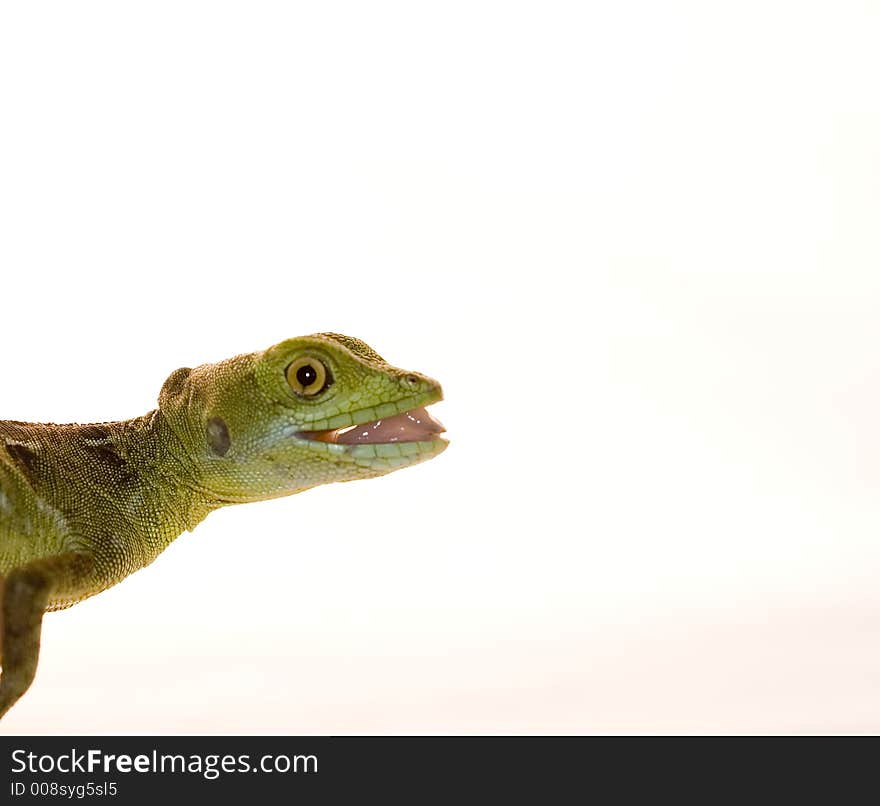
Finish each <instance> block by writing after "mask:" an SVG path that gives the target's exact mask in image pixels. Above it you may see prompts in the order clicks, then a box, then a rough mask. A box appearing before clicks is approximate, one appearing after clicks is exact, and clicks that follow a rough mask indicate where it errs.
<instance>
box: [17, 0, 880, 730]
mask: <svg viewBox="0 0 880 806" xmlns="http://www.w3.org/2000/svg"><path fill="white" fill-rule="evenodd" d="M878 42H880V12H878V7H877V6H876V4H873V3H870V2H861V3H859V2H852V3H848V2H843V3H841V2H834V3H830V2H828V3H804V2H791V3H786V2H754V3H750V2H746V3H735V4H721V3H700V2H693V3H685V2H677V3H676V2H672V3H662V4H661V3H653V2H641V3H639V2H620V3H606V2H602V3H599V2H597V3H571V4H565V3H554V2H541V3H537V2H535V3H501V2H498V3H491V2H475V0H469V2H464V3H454V2H447V3H442V4H425V3H411V2H402V3H397V4H394V3H348V4H346V3H336V4H328V3H309V4H306V3H244V2H236V3H232V2H226V3H224V2H212V3H192V2H181V1H180V0H175V2H168V3H163V2H153V3H150V4H127V3H126V4H120V3H114V2H106V3H93V2H78V3H74V4H71V3H40V4H33V3H27V4H4V6H3V7H2V11H0V116H2V117H0V120H2V123H0V272H2V285H0V299H2V309H0V310H2V316H0V336H2V343H3V345H4V347H3V349H2V356H3V368H2V380H0V384H2V397H0V404H2V409H0V416H2V417H6V418H9V419H25V420H37V421H95V420H108V419H121V418H126V417H130V416H135V415H138V414H141V413H143V412H145V411H147V410H148V409H150V408H152V407H153V406H154V401H155V397H156V395H157V393H158V390H159V387H160V386H161V384H162V381H163V380H164V379H165V377H166V376H167V375H168V374H169V373H170V372H171V371H172V370H173V369H175V368H176V367H178V366H184V365H194V364H197V363H202V362H208V361H215V360H219V359H222V358H225V357H227V356H230V355H234V354H236V353H239V352H248V351H251V350H257V349H261V348H264V347H267V346H269V345H270V344H273V343H275V342H277V341H280V340H282V339H284V338H287V337H290V336H295V335H301V334H305V333H310V332H314V331H319V330H337V331H341V332H344V333H349V334H351V335H355V336H358V337H360V338H363V339H364V340H366V341H367V342H368V343H370V344H371V345H373V346H374V347H375V348H376V349H377V350H378V351H379V352H380V353H382V354H383V355H384V356H385V357H386V358H387V359H389V360H390V361H392V362H393V363H395V364H398V365H399V366H402V367H406V368H411V369H416V370H420V371H423V372H426V373H428V374H430V375H433V376H435V377H437V378H439V379H440V380H441V381H442V382H443V384H444V388H445V392H446V397H447V400H446V401H445V402H444V403H443V404H441V405H440V406H439V407H438V409H437V414H438V416H439V417H440V419H442V420H443V421H444V422H445V424H446V426H447V428H448V430H449V437H450V439H451V441H452V444H451V446H450V448H449V449H448V450H447V451H446V453H445V454H443V455H442V456H440V457H439V458H437V459H436V460H434V461H432V462H430V463H428V464H426V465H422V466H419V467H417V468H413V469H410V470H406V471H402V472H400V473H397V474H394V475H391V476H388V477H385V478H383V479H379V480H375V481H368V482H359V483H355V484H346V485H334V486H330V487H324V488H321V489H317V490H314V491H311V492H308V493H305V494H303V495H301V496H298V497H295V498H290V499H283V500H278V501H273V502H270V503H264V504H255V505H250V506H244V507H238V508H230V509H228V510H225V511H221V512H218V513H216V514H214V515H212V516H210V518H209V519H208V520H207V521H206V522H205V523H203V524H202V525H201V526H200V527H199V528H198V529H197V530H196V532H195V533H193V534H187V535H184V536H183V537H182V538H181V539H180V540H178V541H177V542H176V543H175V544H173V545H172V546H171V548H170V549H169V550H168V551H167V552H166V553H165V554H164V555H162V556H161V557H160V558H159V559H158V560H157V561H156V563H155V564H154V565H152V566H151V567H150V568H148V569H146V570H144V571H142V572H139V573H138V574H136V575H134V576H133V577H131V578H130V579H128V580H126V581H125V582H124V583H123V584H121V585H120V586H118V587H117V588H114V589H113V590H111V591H108V592H107V593H104V594H102V595H100V596H98V597H96V598H94V599H92V600H90V601H88V602H85V603H83V604H81V605H78V606H77V607H75V608H73V609H72V610H69V611H66V612H63V613H57V614H51V615H49V616H47V618H46V620H45V628H44V633H43V634H44V641H43V653H42V660H41V664H40V669H39V673H38V678H37V681H36V682H35V684H34V686H33V687H32V689H31V691H30V692H29V693H28V694H27V695H26V696H25V698H24V699H23V700H22V701H21V702H20V703H19V704H18V705H17V706H16V707H15V708H14V709H13V711H12V712H11V713H10V715H9V716H8V718H7V719H5V720H4V722H3V724H2V728H0V729H2V730H3V731H4V732H11V733H29V732H37V733H39V732H44V733H55V732H58V733H88V732H95V733H103V732H113V733H118V732H122V733H142V732H143V733H147V732H158V733H178V732H183V733H214V732H217V733H231V732H232V733H234V732H237V733H307V734H308V733H318V734H324V733H364V732H366V733H389V732H406V733H410V732H414V733H474V732H476V733H507V732H514V733H532V732H542V733H546V732H552V733H559V732H561V733H592V732H628V731H636V732H729V731H733V732H789V731H797V732H799V731H806V732H817V731H835V732H862V731H868V732H876V731H880V649H878V646H880V643H878V633H880V610H878V608H880V587H878V576H880V317H878V310H877V309H878V304H880V273H878V266H880V260H878V259H880V244H878V223H880V219H878V216H880V191H878V187H880V159H878V153H880V147H878V143H880V112H878V104H877V79H878V75H880V48H878V44H877V43H878Z"/></svg>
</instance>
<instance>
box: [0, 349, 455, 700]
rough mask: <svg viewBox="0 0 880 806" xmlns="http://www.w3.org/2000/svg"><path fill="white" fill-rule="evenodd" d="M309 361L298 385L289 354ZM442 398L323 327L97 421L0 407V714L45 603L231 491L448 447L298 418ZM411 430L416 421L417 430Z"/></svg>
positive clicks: (372, 414) (322, 418)
mask: <svg viewBox="0 0 880 806" xmlns="http://www.w3.org/2000/svg"><path fill="white" fill-rule="evenodd" d="M303 360H305V361H307V362H312V365H313V363H314V361H319V362H320V363H321V364H322V365H323V366H324V367H326V369H327V370H328V375H327V384H328V385H326V388H324V389H323V390H322V391H320V392H319V393H316V394H310V395H306V394H303V390H302V389H301V388H300V389H298V390H296V389H294V388H293V385H295V383H296V382H295V381H294V382H293V385H292V383H291V382H290V381H289V378H288V373H287V369H288V367H290V366H291V364H294V363H295V362H297V361H303ZM441 398H442V392H441V390H440V386H439V384H438V383H437V382H436V381H434V380H432V379H431V378H428V377H425V376H424V375H419V374H417V373H414V372H409V371H403V370H400V369H396V368H395V367H392V366H391V365H389V364H387V363H386V362H385V361H384V360H383V359H382V358H381V357H380V356H379V355H378V354H377V353H375V352H374V351H373V350H372V349H371V348H370V347H368V346H367V345H366V344H364V343H363V342H362V341H359V340H357V339H353V338H350V337H347V336H341V335H339V334H333V333H322V334H318V335H314V336H305V337H301V338H296V339H289V340H288V341H284V342H282V343H281V344H277V345H275V346H274V347H270V348H269V349H268V350H265V351H263V352H258V353H250V354H248V355H239V356H236V357H234V358H230V359H228V360H226V361H222V362H220V363H217V364H205V365H203V366H199V367H196V368H195V369H179V370H177V371H175V372H174V373H172V374H171V376H170V377H169V378H168V379H167V380H166V381H165V384H164V385H163V387H162V390H161V392H160V394H159V406H158V408H157V409H155V410H154V411H152V412H150V413H149V414H146V415H144V416H143V417H138V418H137V419H134V420H127V421H125V422H116V423H99V424H93V425H43V424H34V423H20V422H11V421H0V575H2V577H0V595H2V623H0V647H2V660H3V673H2V676H0V717H2V716H3V714H5V713H6V712H7V711H8V710H9V708H10V707H11V706H12V705H13V703H15V701H16V700H17V699H18V698H19V697H20V696H21V695H22V694H23V693H24V692H25V691H26V690H27V688H28V686H29V685H30V683H31V681H32V680H33V677H34V674H35V672H36V667H37V660H38V656H39V645H40V627H41V623H42V617H43V613H44V612H46V611H48V610H59V609H61V608H65V607H69V606H71V605H73V604H75V603H76V602H79V601H82V600H83V599H85V598H87V597H89V596H93V595H94V594H96V593H100V592H101V591H103V590H106V589H107V588H109V587H110V586H111V585H115V584H116V583H117V582H119V581H120V580H122V579H124V578H125V577H126V576H128V575H129V574H131V573H133V572H134V571H137V570H138V569H140V568H143V567H144V566H146V565H149V564H150V563H151V562H152V561H153V560H154V559H155V558H156V557H157V556H158V555H159V554H160V552H162V551H163V550H164V549H165V548H166V547H167V546H168V545H169V543H171V541H172V540H174V538H175V537H177V536H178V535H179V534H180V533H181V532H183V531H185V530H191V529H193V528H194V527H195V526H196V525H197V524H198V523H199V522H200V521H201V520H203V519H204V518H205V516H206V515H207V514H208V513H209V512H211V511H213V510H215V509H218V508H219V507H222V506H225V505H227V504H238V503H246V502H249V501H260V500H265V499H268V498H277V497H279V496H285V495H291V494H292V493H298V492H302V491H303V490H307V489H308V488H310V487H315V486H317V485H319V484H328V483H330V482H335V481H353V480H355V479H365V478H372V477H374V476H381V475H384V474H385V473H390V472H391V471H393V470H397V469H399V468H402V467H408V466H410V465H414V464H417V463H419V462H423V461H425V460H426V459H430V458H432V457H434V456H436V455H437V454H439V453H440V452H441V451H443V450H444V448H445V447H446V444H447V443H446V441H445V440H444V439H442V438H440V437H439V436H437V434H436V433H431V434H428V435H427V436H426V438H425V439H423V440H421V441H412V442H405V441H401V442H387V443H381V442H380V443H379V444H336V443H332V442H326V441H318V440H316V439H314V438H312V439H309V438H306V437H303V436H302V434H303V432H310V431H311V432H315V431H322V430H325V429H337V428H342V427H345V426H350V425H359V424H362V423H368V422H371V421H375V420H380V419H382V418H389V417H392V416H393V415H396V414H400V413H403V412H406V411H410V410H412V409H416V408H419V407H423V406H426V405H429V404H431V403H434V402H436V401H438V400H440V399H441ZM420 436H422V435H420Z"/></svg>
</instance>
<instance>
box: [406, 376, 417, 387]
mask: <svg viewBox="0 0 880 806" xmlns="http://www.w3.org/2000/svg"><path fill="white" fill-rule="evenodd" d="M403 382H404V383H405V384H406V385H407V386H418V385H419V378H418V376H417V375H405V376H404V378H403Z"/></svg>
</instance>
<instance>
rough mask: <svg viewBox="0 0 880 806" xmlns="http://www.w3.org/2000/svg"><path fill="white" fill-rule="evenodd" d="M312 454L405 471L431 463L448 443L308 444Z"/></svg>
mask: <svg viewBox="0 0 880 806" xmlns="http://www.w3.org/2000/svg"><path fill="white" fill-rule="evenodd" d="M307 444H308V445H310V446H311V448H312V450H317V451H323V452H325V453H330V454H332V455H334V456H338V457H339V458H340V459H348V460H349V461H353V462H355V463H356V464H364V465H369V466H372V467H382V466H384V467H389V468H394V467H405V466H406V465H414V464H418V463H419V462H423V461H424V460H425V459H430V458H431V457H433V456H436V455H437V454H439V453H442V452H443V451H444V450H446V446H447V445H448V444H449V442H448V441H447V440H445V439H443V438H442V437H434V438H433V439H429V440H423V441H420V442H372V443H360V444H354V445H342V444H339V443H335V442H317V441H308V442H307Z"/></svg>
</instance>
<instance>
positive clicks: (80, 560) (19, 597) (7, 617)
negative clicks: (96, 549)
mask: <svg viewBox="0 0 880 806" xmlns="http://www.w3.org/2000/svg"><path fill="white" fill-rule="evenodd" d="M93 569H94V560H93V559H92V557H91V556H90V555H88V554H84V553H79V552H69V553H66V554H58V555H55V556H51V557H43V558H41V559H39V560H34V561H33V562H29V563H27V564H26V565H23V566H21V567H19V568H15V569H13V570H12V571H10V572H9V574H7V575H6V578H5V579H4V580H3V584H2V586H0V592H2V622H0V647H2V662H3V673H2V675H0V718H2V717H3V716H4V714H6V712H7V711H8V710H9V709H10V708H11V707H12V706H13V705H14V704H15V702H16V701H17V700H18V698H19V697H21V695H22V694H24V693H25V691H27V689H28V687H29V686H30V684H31V683H32V682H33V679H34V675H35V674H36V671H37V661H38V660H39V656H40V630H41V628H42V624H43V613H45V612H46V609H47V607H48V606H49V603H50V601H53V600H54V601H58V600H59V599H60V600H63V599H66V598H71V599H75V598H77V595H78V592H79V591H81V590H83V588H84V583H85V582H86V581H87V580H88V578H89V576H90V574H91V573H92V571H93Z"/></svg>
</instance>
